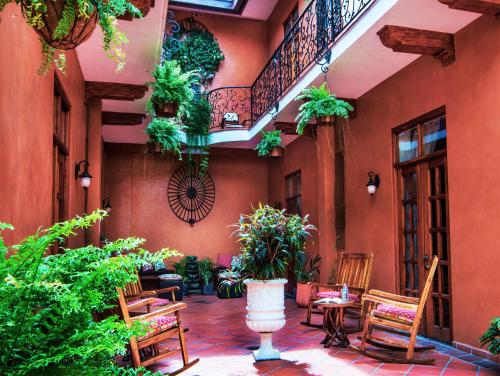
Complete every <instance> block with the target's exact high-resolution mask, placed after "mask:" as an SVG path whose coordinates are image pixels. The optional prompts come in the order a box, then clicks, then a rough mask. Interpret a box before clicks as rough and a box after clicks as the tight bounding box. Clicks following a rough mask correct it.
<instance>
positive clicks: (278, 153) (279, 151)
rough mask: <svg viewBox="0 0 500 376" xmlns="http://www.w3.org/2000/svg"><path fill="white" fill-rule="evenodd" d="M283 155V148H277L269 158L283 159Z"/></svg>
mask: <svg viewBox="0 0 500 376" xmlns="http://www.w3.org/2000/svg"><path fill="white" fill-rule="evenodd" d="M282 155H283V148H282V147H280V146H276V147H275V148H274V149H273V150H271V153H269V156H271V157H281V156H282Z"/></svg>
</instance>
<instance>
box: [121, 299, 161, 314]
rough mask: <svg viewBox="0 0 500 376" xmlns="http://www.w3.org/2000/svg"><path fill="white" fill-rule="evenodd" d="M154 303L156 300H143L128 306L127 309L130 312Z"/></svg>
mask: <svg viewBox="0 0 500 376" xmlns="http://www.w3.org/2000/svg"><path fill="white" fill-rule="evenodd" d="M154 301H155V299H154V298H146V299H141V300H139V301H136V302H133V303H130V304H127V309H128V310H129V311H130V310H134V309H136V308H141V307H144V306H147V305H151V304H153V303H154Z"/></svg>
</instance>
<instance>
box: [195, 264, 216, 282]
mask: <svg viewBox="0 0 500 376" xmlns="http://www.w3.org/2000/svg"><path fill="white" fill-rule="evenodd" d="M213 269H214V262H213V261H212V259H211V258H210V257H205V258H204V259H203V260H201V261H199V262H198V270H199V271H200V276H201V279H202V280H203V284H204V285H205V286H206V285H208V284H209V283H210V282H212V279H213V276H212V273H213Z"/></svg>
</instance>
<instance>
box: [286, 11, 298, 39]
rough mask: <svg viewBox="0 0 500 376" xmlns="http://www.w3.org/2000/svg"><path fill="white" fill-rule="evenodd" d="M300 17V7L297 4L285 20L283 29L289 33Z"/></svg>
mask: <svg viewBox="0 0 500 376" xmlns="http://www.w3.org/2000/svg"><path fill="white" fill-rule="evenodd" d="M298 19H299V7H298V6H297V5H296V6H295V8H293V10H292V12H291V13H290V15H289V16H288V17H287V18H286V20H285V22H284V23H283V29H284V31H285V35H287V34H288V33H289V32H290V30H292V27H293V25H294V24H295V22H296V21H297V20H298Z"/></svg>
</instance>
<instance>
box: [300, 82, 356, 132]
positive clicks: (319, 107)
mask: <svg viewBox="0 0 500 376" xmlns="http://www.w3.org/2000/svg"><path fill="white" fill-rule="evenodd" d="M295 100H304V101H305V103H303V104H302V105H301V106H300V107H299V113H298V115H297V117H296V118H295V120H296V121H297V122H298V123H297V133H298V134H303V133H304V128H305V127H306V126H307V124H308V123H309V122H310V121H311V120H312V119H313V118H316V122H317V124H318V125H321V126H332V125H335V123H336V122H337V118H344V119H348V118H349V112H350V111H352V110H354V108H353V107H352V106H351V105H350V104H349V103H347V102H346V101H343V100H342V99H338V98H337V97H335V95H334V94H333V93H330V90H329V89H328V88H327V86H326V83H323V84H322V85H321V86H319V87H316V86H311V87H309V88H305V89H304V90H302V93H301V94H300V95H299V96H298V97H297V98H296V99H295Z"/></svg>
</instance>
